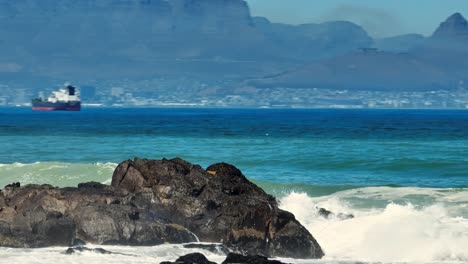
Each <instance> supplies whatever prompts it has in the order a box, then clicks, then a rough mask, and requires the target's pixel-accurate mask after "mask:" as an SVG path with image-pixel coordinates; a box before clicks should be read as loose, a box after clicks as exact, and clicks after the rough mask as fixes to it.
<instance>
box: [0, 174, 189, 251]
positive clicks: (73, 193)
mask: <svg viewBox="0 0 468 264" xmlns="http://www.w3.org/2000/svg"><path fill="white" fill-rule="evenodd" d="M133 199H135V196H134V195H133V194H129V193H126V192H122V191H119V190H116V189H114V188H112V187H111V186H106V185H102V184H97V183H86V184H80V185H79V188H53V187H51V186H50V185H27V186H23V187H20V188H6V189H4V190H3V191H2V192H0V205H2V207H1V208H0V246H5V247H48V246H71V245H74V244H79V243H83V242H91V243H96V244H124V245H159V244H161V243H165V242H168V243H187V242H195V241H197V238H196V237H195V236H194V235H193V233H192V232H190V231H189V230H187V229H186V228H184V227H182V226H180V225H177V224H174V223H168V222H165V221H163V220H162V219H160V218H158V217H157V216H156V215H155V214H154V213H153V212H148V211H144V212H143V211H140V210H138V209H136V208H135V205H134V204H133V203H132V201H133ZM116 201H118V202H116Z"/></svg>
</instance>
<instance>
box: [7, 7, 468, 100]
mask: <svg viewBox="0 0 468 264" xmlns="http://www.w3.org/2000/svg"><path fill="white" fill-rule="evenodd" d="M0 25H1V26H0V36H1V39H0V77H1V78H2V80H3V83H7V84H8V83H21V84H22V85H23V86H33V85H35V84H37V82H38V80H40V82H43V83H47V82H51V83H52V82H57V81H58V80H71V81H75V82H77V83H87V82H91V81H92V82H94V83H99V82H105V81H106V80H110V79H116V78H124V79H126V80H134V81H141V80H146V79H154V78H166V79H167V78H178V77H180V76H189V77H190V78H191V79H194V80H198V81H199V82H200V83H204V82H208V81H209V80H224V79H226V80H229V81H230V83H231V87H229V89H230V88H232V87H235V86H248V87H257V88H262V87H288V88H313V87H319V88H330V89H350V90H384V91H388V90H391V91H402V90H404V91H415V90H416V91H426V90H427V91H428V90H437V89H442V90H455V89H458V88H459V84H460V82H463V81H464V80H468V45H466V44H467V43H468V25H467V21H466V20H465V18H464V17H463V16H462V15H461V14H454V15H452V16H450V17H449V18H448V19H447V21H445V22H443V23H442V24H441V25H440V27H439V28H438V29H435V31H434V32H435V33H434V34H433V35H432V36H429V37H424V36H421V35H417V34H411V35H403V36H395V37H391V38H385V39H373V38H371V37H370V36H369V34H368V33H367V32H366V31H365V30H364V29H363V28H361V27H360V26H358V25H356V24H353V23H351V22H346V21H331V22H327V23H323V24H304V25H298V26H293V25H286V24H278V23H272V22H270V21H269V20H268V19H266V18H263V17H252V16H251V14H250V12H249V7H248V5H247V3H246V2H245V1H242V0H80V1H76V0H44V1H36V0H0ZM232 83H234V84H232ZM189 86H190V85H188V86H187V87H186V89H191V87H189ZM169 88H170V87H169ZM226 89H228V88H226Z"/></svg>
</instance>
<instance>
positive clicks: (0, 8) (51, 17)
mask: <svg viewBox="0 0 468 264" xmlns="http://www.w3.org/2000/svg"><path fill="white" fill-rule="evenodd" d="M0 23H1V24H2V25H3V26H2V28H1V29H0V32H1V35H2V36H3V37H4V40H8V41H5V42H3V43H2V46H4V48H5V46H10V48H13V47H15V49H16V48H19V49H21V50H23V51H24V52H25V53H29V54H32V55H34V56H39V57H40V56H42V55H45V56H50V55H63V54H64V53H73V54H80V55H82V56H83V55H88V56H95V55H106V54H107V55H112V56H115V54H116V53H117V54H120V55H121V56H128V55H133V56H138V53H140V55H141V56H146V55H147V53H148V52H147V50H152V51H154V52H152V53H151V54H150V55H151V56H158V53H161V54H163V53H166V52H169V53H175V55H180V54H177V53H178V52H177V50H178V49H180V50H187V49H184V45H181V47H179V48H177V47H174V46H177V45H175V44H176V43H178V42H180V40H181V39H185V40H186V43H191V46H192V47H193V48H194V49H197V50H199V51H198V52H193V54H192V55H193V56H197V55H200V52H201V50H202V49H203V48H208V49H209V45H201V43H199V42H198V41H196V40H197V39H204V40H205V41H204V42H205V43H209V42H210V35H211V38H213V37H215V36H216V37H217V38H219V37H220V36H222V38H224V39H229V36H232V35H233V34H232V33H233V32H242V31H248V30H249V28H251V21H250V13H249V9H248V6H247V4H246V3H245V2H244V1H242V0H208V1H207V0H171V1H164V0H147V1H137V0H126V1H125V0H123V1H122V0H82V1H72V0H59V1H41V2H40V3H39V2H37V1H31V0H18V1H11V0H6V1H3V3H1V4H0ZM201 35H208V37H207V36H204V37H200V36H201ZM192 39H193V41H191V40H192ZM9 43H11V45H9ZM18 44H19V45H18ZM18 46H19V47H18ZM206 46H208V47H206ZM186 53H187V54H186V55H191V54H190V52H186ZM182 55H184V54H182Z"/></svg>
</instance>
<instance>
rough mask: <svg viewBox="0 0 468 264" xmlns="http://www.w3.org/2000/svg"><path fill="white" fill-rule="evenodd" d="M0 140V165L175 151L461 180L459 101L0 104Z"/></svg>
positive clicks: (205, 159)
mask: <svg viewBox="0 0 468 264" xmlns="http://www.w3.org/2000/svg"><path fill="white" fill-rule="evenodd" d="M0 146H1V152H0V164H13V163H22V164H30V163H34V162H41V163H42V162H59V163H72V164H95V163H105V162H112V163H118V162H120V161H122V160H126V159H129V158H133V157H135V156H139V157H145V158H157V159H160V158H163V157H167V158H172V157H182V158H184V159H187V160H189V161H191V162H193V163H197V164H201V165H202V166H208V165H210V164H212V163H215V162H220V161H224V162H228V163H232V164H234V165H236V166H237V167H239V168H240V169H241V170H242V171H243V172H244V174H245V175H246V176H248V177H249V178H251V179H253V180H256V181H257V182H261V183H263V184H275V183H276V184H282V185H288V184H289V185H294V186H296V187H297V188H301V187H303V188H305V187H304V186H307V185H309V186H314V185H320V186H335V187H337V186H382V185H390V186H393V185H395V186H413V187H443V188H445V187H468V111H461V110H336V109H327V110H324V109H307V110H305V109H301V110H298V109H297V110H296V109H187V108H185V109H173V108H163V109H156V108H152V109H122V108H116V109H110V108H89V109H86V108H85V109H83V110H82V111H81V112H33V111H31V110H30V109H28V108H0ZM2 173H3V174H4V175H2ZM6 173H8V172H5V171H3V172H2V171H1V170H0V178H1V177H6V176H7V175H5V174H6Z"/></svg>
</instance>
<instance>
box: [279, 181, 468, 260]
mask: <svg viewBox="0 0 468 264" xmlns="http://www.w3.org/2000/svg"><path fill="white" fill-rule="evenodd" d="M377 189H378V188H377ZM380 189H381V191H382V193H386V195H389V194H390V190H391V189H393V190H394V192H393V194H394V196H393V199H395V200H398V199H401V195H402V194H403V193H404V194H408V193H409V192H411V190H410V188H406V189H405V190H403V191H402V190H401V189H399V188H380ZM375 191H376V188H361V189H357V190H350V191H345V192H342V193H336V194H333V195H330V196H326V197H317V198H313V197H310V196H308V195H307V194H305V193H295V192H293V193H291V194H289V195H288V196H286V197H284V198H282V199H281V207H282V208H283V209H285V210H288V211H291V212H292V213H294V214H295V216H296V218H297V219H298V220H299V221H300V222H301V223H303V224H304V225H305V226H306V228H307V229H308V230H309V231H310V232H311V233H312V234H313V235H314V236H315V238H316V239H317V240H318V241H319V243H320V244H321V246H322V247H323V249H324V251H325V254H326V257H325V260H330V261H333V260H336V261H338V260H339V261H351V260H352V261H365V262H381V263H395V262H404V263H466V262H468V250H467V247H466V245H468V218H466V217H463V216H462V215H461V214H462V213H463V214H466V213H467V212H466V208H464V209H463V207H462V205H463V203H460V204H459V205H460V206H457V205H455V204H451V203H447V204H445V203H443V202H439V201H436V202H435V203H434V204H432V205H428V206H415V205H413V204H411V203H406V204H404V203H400V204H397V203H394V202H392V201H391V200H389V201H388V202H387V204H386V205H384V206H382V205H381V204H382V203H381V201H378V202H376V203H375V204H374V205H373V206H372V205H370V204H369V203H368V204H367V206H366V207H364V206H362V204H361V206H356V205H357V204H359V203H358V202H356V201H357V200H359V199H358V198H357V197H359V196H367V197H368V198H367V199H369V196H374V195H375ZM412 191H413V192H414V193H421V192H427V193H434V192H436V190H432V189H427V190H424V189H417V188H414V189H413V190H412ZM459 192H462V193H464V195H468V190H459ZM459 192H458V193H456V194H455V195H458V194H459ZM436 193H437V192H436ZM353 195H354V197H353ZM451 195H453V194H452V193H450V192H449V193H448V194H447V196H451ZM345 197H346V198H347V200H348V201H346V200H345V199H344V198H345ZM380 198H381V197H380ZM445 198H447V197H439V198H438V199H439V200H444V199H445ZM438 199H435V200H438ZM353 200H354V202H355V203H352V202H349V201H353ZM446 200H450V198H448V199H446ZM458 207H460V208H458ZM317 208H326V209H328V210H331V211H333V212H336V213H352V214H353V215H354V216H355V217H354V218H353V219H349V220H340V219H337V218H331V219H325V218H323V217H320V216H319V215H318V213H317ZM457 212H458V214H460V215H459V216H456V215H454V214H457Z"/></svg>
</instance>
